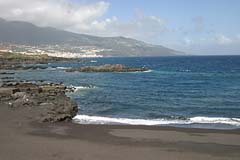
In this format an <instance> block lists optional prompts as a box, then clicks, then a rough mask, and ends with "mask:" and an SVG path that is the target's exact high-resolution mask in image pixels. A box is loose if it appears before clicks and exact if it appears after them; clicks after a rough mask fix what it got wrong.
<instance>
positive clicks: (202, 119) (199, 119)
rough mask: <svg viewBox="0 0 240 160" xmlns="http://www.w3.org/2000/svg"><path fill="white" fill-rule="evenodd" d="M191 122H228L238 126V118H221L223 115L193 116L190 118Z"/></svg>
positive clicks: (239, 122)
mask: <svg viewBox="0 0 240 160" xmlns="http://www.w3.org/2000/svg"><path fill="white" fill-rule="evenodd" d="M190 121H191V122H192V123H201V124H208V123H209V124H217V123H219V124H228V125H234V126H240V118H223V117H193V118H190Z"/></svg>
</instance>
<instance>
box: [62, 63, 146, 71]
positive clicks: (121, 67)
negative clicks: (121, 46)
mask: <svg viewBox="0 0 240 160" xmlns="http://www.w3.org/2000/svg"><path fill="white" fill-rule="evenodd" d="M65 71H66V72H144V71H147V69H145V68H129V67H127V66H125V65H122V64H105V65H102V66H88V67H81V68H78V69H67V70H65Z"/></svg>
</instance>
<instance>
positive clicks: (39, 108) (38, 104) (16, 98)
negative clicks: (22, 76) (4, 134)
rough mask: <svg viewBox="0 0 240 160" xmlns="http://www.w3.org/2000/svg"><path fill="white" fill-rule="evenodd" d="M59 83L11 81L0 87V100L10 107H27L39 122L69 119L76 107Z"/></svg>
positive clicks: (75, 111)
mask: <svg viewBox="0 0 240 160" xmlns="http://www.w3.org/2000/svg"><path fill="white" fill-rule="evenodd" d="M65 92H66V87H65V86H63V85H61V84H34V83H26V82H25V83H23V82H13V83H6V84H3V85H2V87H1V88H0V101H1V102H4V103H6V104H8V105H9V107H11V108H12V109H29V114H30V116H31V117H32V118H33V119H34V120H37V121H40V122H58V121H70V120H71V119H72V118H73V117H74V116H75V115H76V114H77V112H78V107H77V104H76V103H75V102H73V101H72V100H71V99H70V98H69V97H67V96H66V95H65Z"/></svg>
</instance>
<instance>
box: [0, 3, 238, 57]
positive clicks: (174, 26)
mask: <svg viewBox="0 0 240 160" xmlns="http://www.w3.org/2000/svg"><path fill="white" fill-rule="evenodd" d="M0 15H1V16H0V17H2V18H5V19H7V20H24V21H28V22H31V23H34V24H36V25H38V26H52V27H56V28H59V29H65V30H68V31H73V32H78V33H86V34H92V35H98V36H126V37H131V38H136V39H139V40H143V41H145V42H149V43H153V44H160V45H164V46H167V47H170V48H173V49H176V50H181V51H185V52H187V53H190V54H240V0H106V1H98V0H21V1H20V0H0Z"/></svg>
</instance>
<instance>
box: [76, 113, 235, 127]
mask: <svg viewBox="0 0 240 160" xmlns="http://www.w3.org/2000/svg"><path fill="white" fill-rule="evenodd" d="M73 122H75V123H79V124H125V125H147V126H155V125H159V126H160V125H187V124H224V125H231V126H237V127H240V118H222V117H192V118H188V119H184V120H181V119H130V118H110V117H99V116H88V115H77V116H75V117H74V118H73Z"/></svg>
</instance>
